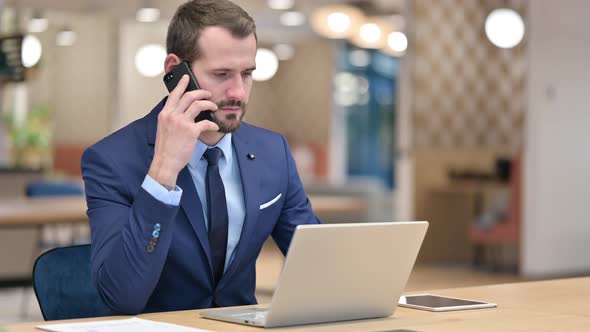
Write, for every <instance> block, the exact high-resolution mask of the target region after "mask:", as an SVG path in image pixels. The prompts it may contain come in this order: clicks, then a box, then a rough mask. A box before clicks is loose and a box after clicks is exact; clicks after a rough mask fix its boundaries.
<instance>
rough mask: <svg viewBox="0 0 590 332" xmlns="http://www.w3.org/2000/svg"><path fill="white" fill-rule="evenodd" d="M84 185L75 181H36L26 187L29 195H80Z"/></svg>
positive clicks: (26, 192)
mask: <svg viewBox="0 0 590 332" xmlns="http://www.w3.org/2000/svg"><path fill="white" fill-rule="evenodd" d="M82 194H83V191H82V186H81V185H79V184H77V183H73V182H54V181H46V180H41V181H35V182H31V183H28V184H27V185H26V187H25V195H26V196H27V197H41V196H80V195H82Z"/></svg>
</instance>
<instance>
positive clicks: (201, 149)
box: [189, 133, 233, 168]
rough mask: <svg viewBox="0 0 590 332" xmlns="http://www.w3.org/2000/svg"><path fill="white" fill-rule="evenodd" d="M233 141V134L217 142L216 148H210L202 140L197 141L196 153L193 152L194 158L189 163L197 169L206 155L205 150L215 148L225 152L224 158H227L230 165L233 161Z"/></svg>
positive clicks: (226, 135)
mask: <svg viewBox="0 0 590 332" xmlns="http://www.w3.org/2000/svg"><path fill="white" fill-rule="evenodd" d="M231 139H232V134H231V133H228V134H225V135H224V136H223V138H222V139H221V140H220V141H219V142H217V144H216V145H215V146H208V145H207V144H205V143H203V142H202V141H201V140H198V141H197V144H195V151H193V156H192V157H191V160H190V161H189V165H190V166H191V167H193V168H194V167H197V163H198V162H199V160H201V158H202V157H203V154H205V150H207V149H209V148H214V147H218V148H220V149H221V151H222V152H223V157H224V158H225V160H226V161H227V163H228V164H230V163H231V161H232V156H233V153H232V147H231Z"/></svg>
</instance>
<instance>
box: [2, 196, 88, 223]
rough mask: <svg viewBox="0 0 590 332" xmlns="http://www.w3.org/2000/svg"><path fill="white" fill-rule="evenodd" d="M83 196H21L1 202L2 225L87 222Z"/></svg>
mask: <svg viewBox="0 0 590 332" xmlns="http://www.w3.org/2000/svg"><path fill="white" fill-rule="evenodd" d="M87 221H88V218H87V217H86V200H85V199H84V198H83V197H59V198H35V199H28V198H20V199H8V200H2V201H1V202H0V226H25V225H28V226H30V225H40V224H41V225H42V224H56V223H72V222H87Z"/></svg>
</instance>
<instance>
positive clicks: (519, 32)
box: [485, 8, 524, 48]
mask: <svg viewBox="0 0 590 332" xmlns="http://www.w3.org/2000/svg"><path fill="white" fill-rule="evenodd" d="M485 31H486V36H487V37H488V39H489V40H490V41H491V42H492V44H494V45H496V46H498V47H500V48H513V47H514V46H516V45H518V44H519V43H520V42H521V41H522V38H523V37H524V22H523V21H522V17H520V15H518V13H517V12H515V11H514V10H512V9H507V8H501V9H495V10H493V11H492V12H491V13H490V14H489V15H488V17H487V18H486V23H485Z"/></svg>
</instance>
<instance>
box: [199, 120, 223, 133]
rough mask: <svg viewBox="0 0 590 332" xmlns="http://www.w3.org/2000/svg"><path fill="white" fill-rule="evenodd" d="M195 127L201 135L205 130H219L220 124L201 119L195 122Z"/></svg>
mask: <svg viewBox="0 0 590 332" xmlns="http://www.w3.org/2000/svg"><path fill="white" fill-rule="evenodd" d="M195 127H196V128H197V130H198V134H199V136H200V135H201V133H203V132H205V131H218V130H219V126H218V125H217V124H216V123H214V122H211V121H209V120H204V121H199V122H197V123H195Z"/></svg>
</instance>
